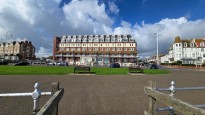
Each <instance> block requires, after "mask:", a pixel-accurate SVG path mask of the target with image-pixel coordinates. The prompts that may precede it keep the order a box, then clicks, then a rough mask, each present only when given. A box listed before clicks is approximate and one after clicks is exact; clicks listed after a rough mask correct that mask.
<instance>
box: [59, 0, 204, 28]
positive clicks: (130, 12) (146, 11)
mask: <svg viewBox="0 0 205 115" xmlns="http://www.w3.org/2000/svg"><path fill="white" fill-rule="evenodd" d="M70 1H71V0H62V1H61V3H60V5H59V7H62V6H63V5H64V4H68V3H69V2H70ZM108 2H114V3H115V4H116V5H117V7H118V9H120V11H119V14H117V15H113V14H112V13H109V11H107V12H108V14H109V15H110V16H112V17H113V18H115V24H114V25H119V24H120V22H121V20H125V21H127V22H130V23H131V24H132V25H134V24H135V23H136V22H137V23H141V22H142V21H145V22H146V23H155V22H158V21H160V20H161V19H163V18H179V17H186V18H188V19H189V20H197V19H202V18H205V15H204V14H203V11H205V7H204V6H205V0H99V4H102V3H104V4H106V6H107V8H106V9H107V10H108V7H109V5H108Z"/></svg>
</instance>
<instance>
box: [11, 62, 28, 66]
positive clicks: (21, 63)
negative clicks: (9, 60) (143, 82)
mask: <svg viewBox="0 0 205 115" xmlns="http://www.w3.org/2000/svg"><path fill="white" fill-rule="evenodd" d="M14 65H15V66H27V65H29V63H28V62H26V61H20V62H18V63H16V64H14Z"/></svg>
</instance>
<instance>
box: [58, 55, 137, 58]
mask: <svg viewBox="0 0 205 115" xmlns="http://www.w3.org/2000/svg"><path fill="white" fill-rule="evenodd" d="M55 56H56V57H81V56H93V57H96V56H98V57H112V58H113V57H121V58H136V57H137V55H97V54H86V55H85V54H66V55H62V54H59V55H55Z"/></svg>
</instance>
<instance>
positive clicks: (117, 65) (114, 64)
mask: <svg viewBox="0 0 205 115" xmlns="http://www.w3.org/2000/svg"><path fill="white" fill-rule="evenodd" d="M109 67H110V68H120V64H119V63H112V64H110V66H109Z"/></svg>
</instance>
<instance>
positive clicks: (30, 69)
mask: <svg viewBox="0 0 205 115" xmlns="http://www.w3.org/2000/svg"><path fill="white" fill-rule="evenodd" d="M73 69H74V67H73V66H68V67H64V66H60V67H59V66H0V75H66V74H71V73H73ZM91 72H92V73H95V74H96V75H117V74H121V75H122V74H124V75H125V74H128V68H108V67H91ZM144 73H145V74H167V73H169V71H167V70H160V69H159V70H158V69H157V70H151V69H145V70H144Z"/></svg>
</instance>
